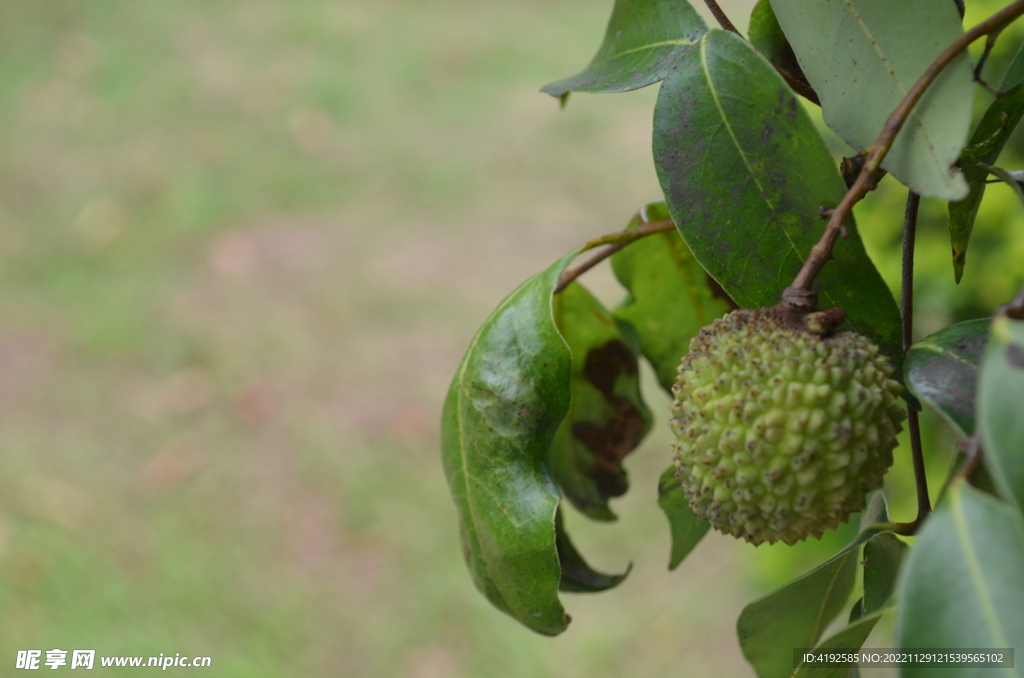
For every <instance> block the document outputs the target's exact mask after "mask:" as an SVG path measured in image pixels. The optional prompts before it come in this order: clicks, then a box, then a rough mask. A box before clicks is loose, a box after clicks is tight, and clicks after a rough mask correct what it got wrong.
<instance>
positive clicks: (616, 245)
mask: <svg viewBox="0 0 1024 678" xmlns="http://www.w3.org/2000/svg"><path fill="white" fill-rule="evenodd" d="M675 227H676V224H675V222H674V221H672V220H671V219H665V220H664V221H649V222H643V223H641V224H640V225H639V226H637V227H636V228H628V229H626V230H625V231H619V232H618V233H611V234H609V235H602V236H601V237H600V238H594V239H593V240H591V241H590V242H588V243H587V244H585V245H584V246H583V247H581V248H580V254H582V253H583V252H586V251H587V250H592V249H594V248H595V247H603V246H607V247H605V249H603V250H601V251H600V252H598V253H597V254H595V255H594V256H592V257H590V258H589V259H587V260H586V261H584V262H583V263H582V264H580V265H579V266H577V267H576V268H571V269H569V270H567V271H565V272H564V273H562V275H561V277H560V278H559V279H558V286H557V287H555V294H558V293H559V292H561V291H562V290H564V289H565V288H566V287H568V286H569V284H570V283H571V282H572V281H573V280H576V278H578V277H580V276H581V275H583V274H584V273H586V272H587V271H589V270H590V269H592V268H594V267H595V266H597V265H598V264H600V263H601V262H602V261H604V260H605V259H607V258H608V257H610V256H611V255H613V254H615V253H616V252H618V251H619V250H621V249H622V248H623V247H625V246H626V245H628V244H630V243H633V242H636V241H637V240H639V239H640V238H645V237H647V236H649V235H653V234H654V233H664V232H665V231H671V230H672V229H674V228H675Z"/></svg>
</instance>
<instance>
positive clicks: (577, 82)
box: [541, 0, 708, 97]
mask: <svg viewBox="0 0 1024 678" xmlns="http://www.w3.org/2000/svg"><path fill="white" fill-rule="evenodd" d="M707 29H708V28H707V25H706V24H705V23H704V20H703V19H701V18H700V15H699V14H697V12H696V11H695V10H694V9H693V7H691V6H690V3H688V2H686V0H615V7H614V9H612V18H611V20H610V21H609V22H608V30H607V31H606V32H605V36H604V42H603V43H602V44H601V48H600V49H599V50H598V51H597V55H596V56H595V57H594V59H593V61H591V62H590V65H589V66H587V67H586V68H585V69H583V70H582V71H581V72H579V73H577V74H576V75H574V76H572V77H571V78H566V79H565V80H559V81H558V82H553V83H551V84H549V85H545V86H544V88H543V89H542V90H541V91H543V92H547V93H548V94H550V95H551V96H553V97H562V96H563V95H564V94H565V93H566V92H570V91H574V92H627V91H629V90H633V89H639V88H640V87H646V86H647V85H651V84H653V83H656V82H658V81H659V80H661V79H663V78H664V77H665V75H666V74H667V73H668V71H669V68H671V67H672V64H673V63H675V61H676V59H677V58H678V57H679V55H680V54H681V53H682V52H684V51H686V50H688V49H690V48H691V47H693V44H694V43H695V42H696V41H697V40H699V39H700V36H702V35H704V32H705V31H707Z"/></svg>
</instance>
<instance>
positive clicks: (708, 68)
mask: <svg viewBox="0 0 1024 678" xmlns="http://www.w3.org/2000/svg"><path fill="white" fill-rule="evenodd" d="M654 160H655V166H656V168H657V170H658V177H659V179H660V180H661V187H662V189H663V190H664V192H665V197H666V199H667V201H668V206H669V210H670V211H671V213H672V216H673V218H674V219H675V221H676V224H677V225H678V226H679V232H680V233H681V234H682V236H683V240H685V241H686V244H687V245H688V246H689V248H690V250H691V251H692V252H693V255H694V257H696V259H697V261H698V262H700V264H701V265H702V266H703V267H704V269H705V270H707V271H708V272H709V273H710V274H711V276H712V277H713V278H714V279H715V280H717V281H718V282H719V283H721V285H722V287H723V288H725V290H726V291H727V292H728V293H729V294H730V296H731V297H732V298H733V299H735V300H736V302H737V303H739V304H740V305H741V306H743V307H745V308H755V307H758V306H770V305H774V304H776V303H778V301H779V296H780V295H781V293H782V290H783V289H784V288H785V287H786V286H788V285H789V284H790V283H791V282H792V281H793V277H794V276H795V275H796V274H797V272H798V271H799V270H800V267H801V266H802V264H803V262H804V260H805V259H806V257H807V254H808V253H809V252H810V249H811V247H813V246H814V244H815V243H816V242H817V241H818V239H819V238H820V236H821V233H822V229H823V228H824V224H823V223H822V221H821V220H820V218H819V209H818V208H819V205H825V206H834V205H836V204H838V202H839V201H840V200H841V199H842V197H843V196H844V195H845V193H846V185H845V184H844V183H843V179H842V177H840V176H839V172H838V170H837V169H836V167H835V164H834V162H833V160H832V155H831V154H830V153H829V151H828V148H826V146H825V143H824V141H822V139H821V137H820V136H819V135H818V132H817V131H816V130H815V128H814V124H813V123H812V122H811V119H810V118H809V117H808V115H807V113H806V112H805V111H804V109H803V107H802V106H801V105H800V104H799V103H798V102H797V100H796V97H795V96H794V95H793V93H792V92H791V91H790V89H789V87H788V86H787V85H786V83H785V82H784V81H783V80H782V78H781V77H780V76H779V75H778V74H777V73H776V72H775V69H773V68H772V67H771V65H769V64H768V62H766V61H765V60H764V58H763V57H761V56H760V55H759V54H757V53H756V52H755V51H754V50H753V49H752V48H751V47H750V46H749V45H748V44H747V43H745V42H744V41H743V40H742V39H741V38H738V37H737V36H735V35H733V34H731V33H727V32H725V31H720V30H717V29H713V30H711V31H709V32H708V33H707V35H705V36H704V38H703V39H702V40H701V42H700V44H699V48H698V49H695V50H692V51H690V52H687V53H686V54H684V55H683V56H682V57H681V59H680V61H679V65H678V69H677V70H676V71H675V72H673V73H672V75H670V76H669V78H668V79H667V80H666V81H665V83H664V84H663V85H662V88H661V92H660V94H659V96H658V104H657V108H656V109H655V113H654ZM847 223H848V225H849V228H850V237H849V238H846V239H840V240H839V241H838V242H837V243H836V246H835V249H834V255H835V259H834V260H833V261H830V262H829V263H828V265H826V266H825V268H824V269H823V270H822V272H821V274H820V275H819V276H818V279H817V283H816V287H817V288H818V289H819V290H820V292H819V294H820V296H821V302H822V304H823V305H825V306H841V307H843V308H844V309H846V314H847V316H846V317H847V325H848V326H849V327H850V328H852V329H854V330H855V331H857V332H860V333H861V334H864V335H866V336H868V337H870V338H871V339H872V340H874V341H875V342H876V343H877V344H879V346H880V347H881V349H882V351H883V352H884V353H885V354H886V355H887V356H888V357H889V359H890V360H892V361H893V364H894V365H896V366H899V365H901V364H902V357H903V351H902V349H901V344H900V315H899V309H898V308H897V307H896V302H895V300H893V298H892V294H891V293H890V292H889V288H888V287H887V286H886V284H885V282H884V281H883V280H882V277H881V276H880V275H879V273H878V271H877V270H876V269H875V267H874V265H873V264H872V263H871V260H870V259H869V258H868V255H867V253H866V252H865V251H864V245H863V243H862V242H861V240H860V236H859V235H858V234H857V231H856V227H855V225H854V224H853V221H852V219H851V220H849V221H848V222H847Z"/></svg>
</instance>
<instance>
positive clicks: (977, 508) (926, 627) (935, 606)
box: [896, 480, 1024, 678]
mask: <svg viewBox="0 0 1024 678" xmlns="http://www.w3.org/2000/svg"><path fill="white" fill-rule="evenodd" d="M1021 563H1024V521H1022V520H1021V514H1020V512H1019V511H1016V510H1014V509H1012V508H1010V507H1009V506H1007V505H1006V504H1004V503H1002V502H1000V501H999V500H997V499H995V498H993V497H991V496H989V495H987V494H984V493H982V492H980V491H978V490H976V489H974V488H973V487H970V486H969V485H967V484H966V483H964V482H963V481H962V480H957V481H956V482H954V483H953V484H952V485H950V487H949V491H948V492H947V494H946V499H945V501H943V502H942V504H940V505H939V507H938V509H937V510H936V511H935V513H933V514H932V516H931V517H930V518H929V519H928V522H927V523H925V525H924V528H923V529H922V530H921V532H920V534H919V535H918V536H917V539H916V540H915V541H914V548H913V549H911V551H910V554H909V555H908V556H907V561H906V564H905V565H904V567H903V571H902V572H901V573H900V578H899V584H898V585H897V605H898V610H897V615H896V639H897V642H898V643H899V646H900V647H902V648H914V647H948V648H959V647H963V648H1010V647H1016V648H1021V647H1024V613H1022V610H1024V579H1022V578H1021ZM935 674H936V671H935V669H934V668H932V667H927V668H912V667H904V668H903V669H902V670H901V672H900V675H901V676H902V677H903V678H915V677H917V676H921V677H922V678H923V677H925V676H934V675H935ZM942 675H943V676H949V677H950V678H965V677H967V676H971V677H974V676H987V677H991V678H1002V677H1004V676H1005V677H1006V678H1009V677H1010V676H1018V675H1020V674H1019V673H1017V672H1016V671H1015V670H1014V669H978V668H974V667H965V668H945V669H943V670H942Z"/></svg>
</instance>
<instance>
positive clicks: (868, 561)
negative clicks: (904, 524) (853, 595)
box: [862, 532, 907, 614]
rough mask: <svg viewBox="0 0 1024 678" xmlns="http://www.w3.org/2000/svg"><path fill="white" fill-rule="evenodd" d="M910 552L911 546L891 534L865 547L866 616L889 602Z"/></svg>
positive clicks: (872, 541) (876, 537)
mask: <svg viewBox="0 0 1024 678" xmlns="http://www.w3.org/2000/svg"><path fill="white" fill-rule="evenodd" d="M906 550H907V545H906V544H905V543H903V542H902V541H900V540H899V539H898V538H897V537H896V535H894V534H892V533H890V532H883V533H881V534H878V535H875V536H874V537H872V538H871V539H869V540H868V541H867V543H866V544H864V560H863V563H864V602H863V605H862V609H863V611H864V613H865V614H871V613H873V612H877V611H879V610H881V609H882V608H883V607H885V604H886V603H888V602H889V598H891V597H892V592H893V589H894V587H895V586H896V576H897V575H898V574H899V571H900V563H901V562H902V561H903V554H904V553H905V552H906Z"/></svg>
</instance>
